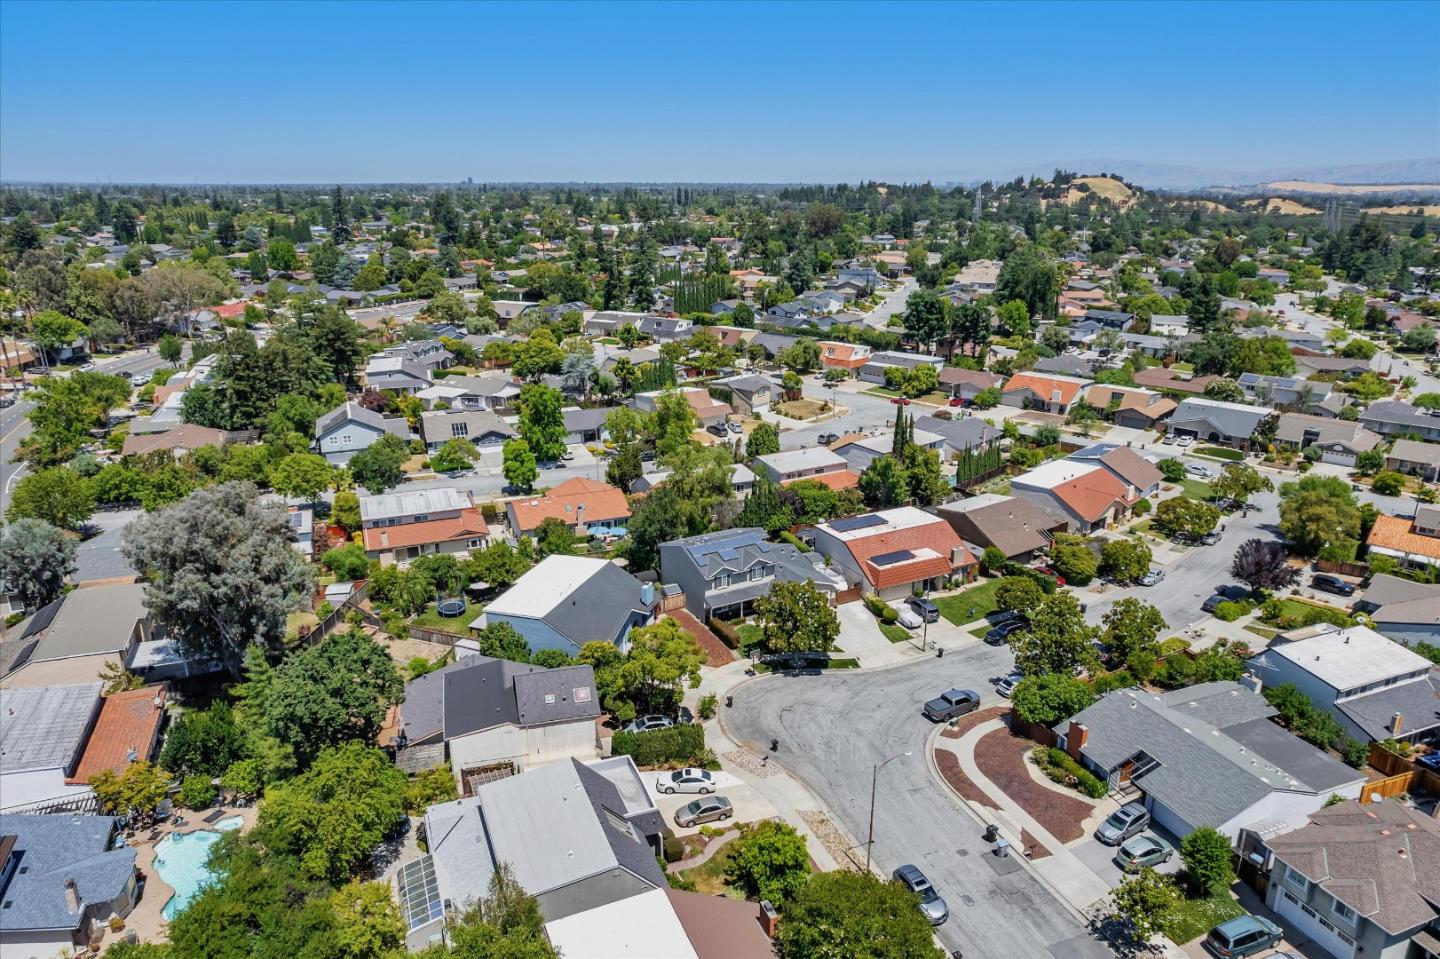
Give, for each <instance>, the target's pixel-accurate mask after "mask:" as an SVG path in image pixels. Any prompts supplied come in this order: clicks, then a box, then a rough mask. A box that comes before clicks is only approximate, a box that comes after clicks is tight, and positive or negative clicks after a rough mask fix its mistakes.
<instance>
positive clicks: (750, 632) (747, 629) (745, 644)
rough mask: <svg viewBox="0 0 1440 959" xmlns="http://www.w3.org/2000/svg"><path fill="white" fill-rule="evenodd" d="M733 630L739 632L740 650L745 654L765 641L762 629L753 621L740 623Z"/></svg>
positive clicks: (748, 653)
mask: <svg viewBox="0 0 1440 959" xmlns="http://www.w3.org/2000/svg"><path fill="white" fill-rule="evenodd" d="M735 631H736V632H737V633H739V634H740V651H741V652H742V653H743V654H745V655H746V656H749V655H750V651H751V650H752V649H754V648H756V647H757V646H759V645H760V644H761V643H763V642H764V641H765V632H764V630H762V629H761V628H760V627H759V626H756V625H755V624H754V623H741V624H740V625H739V626H737V627H735Z"/></svg>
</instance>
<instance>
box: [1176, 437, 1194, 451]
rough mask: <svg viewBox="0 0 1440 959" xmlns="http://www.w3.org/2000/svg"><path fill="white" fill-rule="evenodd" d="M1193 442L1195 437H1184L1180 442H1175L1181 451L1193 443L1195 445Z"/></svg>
mask: <svg viewBox="0 0 1440 959" xmlns="http://www.w3.org/2000/svg"><path fill="white" fill-rule="evenodd" d="M1193 442H1195V437H1193V436H1182V437H1180V438H1179V439H1178V440H1176V441H1175V445H1177V446H1179V447H1180V448H1181V449H1184V448H1185V447H1187V446H1189V445H1190V444H1191V443H1193Z"/></svg>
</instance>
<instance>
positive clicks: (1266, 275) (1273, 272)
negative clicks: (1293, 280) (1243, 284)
mask: <svg viewBox="0 0 1440 959" xmlns="http://www.w3.org/2000/svg"><path fill="white" fill-rule="evenodd" d="M1255 275H1256V277H1257V278H1258V279H1261V280H1269V281H1270V282H1271V283H1274V284H1275V285H1276V286H1279V287H1285V286H1289V285H1290V272H1289V271H1288V270H1279V269H1276V268H1274V267H1269V266H1262V267H1260V269H1259V271H1258V272H1257V273H1256V274H1255Z"/></svg>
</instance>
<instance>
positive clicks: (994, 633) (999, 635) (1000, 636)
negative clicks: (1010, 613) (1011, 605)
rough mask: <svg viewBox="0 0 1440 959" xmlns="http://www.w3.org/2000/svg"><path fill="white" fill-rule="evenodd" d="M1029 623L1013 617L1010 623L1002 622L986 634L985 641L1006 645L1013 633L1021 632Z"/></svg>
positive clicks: (993, 644)
mask: <svg viewBox="0 0 1440 959" xmlns="http://www.w3.org/2000/svg"><path fill="white" fill-rule="evenodd" d="M1029 625H1030V624H1029V623H1027V622H1025V620H1023V619H1012V620H1010V622H1008V623H1001V624H1000V625H999V626H996V627H995V628H994V629H992V630H990V632H988V633H986V634H985V642H987V643H989V644H990V645H991V646H1004V645H1005V644H1006V643H1007V642H1009V640H1010V634H1011V633H1015V632H1019V631H1020V630H1022V629H1025V628H1026V627H1027V626H1029Z"/></svg>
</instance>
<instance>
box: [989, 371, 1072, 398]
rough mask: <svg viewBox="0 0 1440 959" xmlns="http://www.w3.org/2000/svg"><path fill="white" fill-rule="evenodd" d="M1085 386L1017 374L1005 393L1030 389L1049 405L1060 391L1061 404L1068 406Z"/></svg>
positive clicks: (1012, 378) (1066, 381) (1032, 374)
mask: <svg viewBox="0 0 1440 959" xmlns="http://www.w3.org/2000/svg"><path fill="white" fill-rule="evenodd" d="M1085 385H1086V384H1084V383H1072V382H1070V381H1069V380H1056V379H1051V378H1050V377H1048V376H1040V375H1038V374H1036V373H1016V374H1015V375H1014V376H1012V377H1010V381H1009V382H1008V383H1006V384H1005V392H1006V393H1009V392H1010V391H1011V390H1018V389H1028V390H1030V391H1031V392H1032V393H1034V394H1035V395H1036V396H1038V397H1040V398H1041V399H1043V400H1044V401H1045V402H1047V403H1049V402H1051V397H1053V396H1054V395H1055V392H1056V391H1057V390H1058V391H1059V392H1060V402H1061V403H1065V404H1067V405H1068V404H1069V403H1070V402H1071V401H1072V400H1074V399H1075V397H1076V395H1077V394H1079V392H1080V388H1081V387H1082V386H1085Z"/></svg>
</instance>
